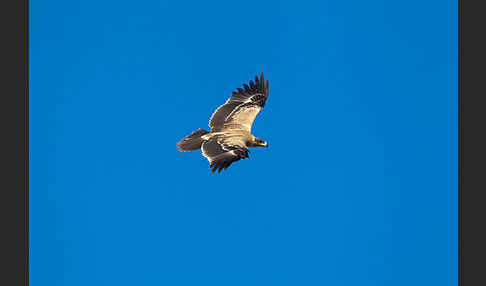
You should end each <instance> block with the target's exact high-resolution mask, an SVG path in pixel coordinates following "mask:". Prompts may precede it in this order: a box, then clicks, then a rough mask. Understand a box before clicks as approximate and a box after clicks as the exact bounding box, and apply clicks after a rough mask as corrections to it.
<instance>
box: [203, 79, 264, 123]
mask: <svg viewBox="0 0 486 286" xmlns="http://www.w3.org/2000/svg"><path fill="white" fill-rule="evenodd" d="M267 98H268V80H267V82H266V83H265V80H264V78H263V73H262V74H261V77H260V78H258V76H256V77H255V82H253V81H252V80H250V85H249V86H248V85H247V84H243V88H238V89H237V91H234V92H233V93H232V94H231V97H230V98H229V99H228V100H227V101H226V103H225V104H223V105H221V106H220V107H218V109H216V111H214V113H213V115H212V116H211V119H210V120H209V127H211V129H217V128H222V127H228V126H231V127H234V128H242V129H244V130H247V131H250V130H251V126H252V124H253V121H255V117H256V116H257V114H258V113H259V112H260V110H261V109H262V108H263V107H264V106H265V102H266V100H267Z"/></svg>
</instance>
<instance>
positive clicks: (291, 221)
mask: <svg viewBox="0 0 486 286" xmlns="http://www.w3.org/2000/svg"><path fill="white" fill-rule="evenodd" d="M30 5H31V12H30V13H31V14H30V17H31V22H30V24H31V34H30V37H31V38H30V44H31V47H30V57H31V58H30V64H31V67H30V79H31V80H30V112H31V113H30V149H31V150H30V151H31V153H30V239H31V240H30V243H31V249H30V255H31V256H30V271H31V272H30V273H31V275H30V279H31V285H34V286H39V285H52V286H55V285H68V286H74V285H212V286H215V285H456V284H457V274H456V269H457V262H456V261H457V248H456V246H457V218H456V214H457V187H456V186H457V178H456V177H457V175H456V174H457V132H456V128H457V3H456V1H438V0H437V1H393V2H392V1H376V0H374V1H298V2H296V1H239V2H236V1H224V2H223V1H221V2H212V1H204V2H202V1H185V2H178V1H151V0H141V1H136V2H131V3H125V2H120V1H93V0H85V1H59V0H52V1H31V3H30ZM261 71H263V72H265V77H266V78H267V79H268V80H269V81H270V95H269V99H268V101H267V105H266V106H265V109H264V110H263V111H262V112H261V113H260V115H259V116H258V117H257V119H256V121H255V124H254V126H253V133H254V134H255V135H256V136H257V137H260V138H263V139H264V140H266V141H267V142H268V143H269V145H270V148H261V149H254V150H253V151H252V153H251V158H250V159H249V160H241V161H239V162H236V163H234V164H233V165H232V166H231V167H230V168H228V170H227V171H225V172H222V173H221V174H219V175H214V174H211V172H210V169H209V166H208V162H207V161H206V159H205V158H204V157H202V156H201V153H200V152H191V153H180V152H177V151H176V146H175V144H176V142H177V141H179V140H180V139H181V138H183V137H184V136H186V135H187V134H189V133H191V132H192V131H194V130H196V129H197V128H207V123H208V120H209V117H210V115H211V113H212V112H213V110H214V109H216V108H217V107H218V106H219V105H220V104H222V103H224V102H225V101H226V99H227V97H228V96H229V95H230V93H231V92H232V91H233V90H234V89H236V88H237V87H240V86H241V85H242V84H243V83H246V82H248V80H250V79H252V78H253V77H254V76H255V75H256V74H258V73H260V72H261Z"/></svg>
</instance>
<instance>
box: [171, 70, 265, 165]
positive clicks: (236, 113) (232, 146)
mask: <svg viewBox="0 0 486 286" xmlns="http://www.w3.org/2000/svg"><path fill="white" fill-rule="evenodd" d="M267 98H268V80H267V81H266V82H265V80H264V78H263V72H262V74H261V76H260V78H258V76H256V77H255V82H253V81H252V80H250V83H249V85H247V84H243V88H237V91H234V92H233V93H232V94H231V96H230V98H229V99H228V100H227V101H226V102H225V103H224V104H223V105H221V106H220V107H218V108H217V109H216V110H215V111H214V113H213V115H212V116H211V119H210V120H209V127H210V128H211V131H206V130H204V129H201V128H199V129H198V130H196V131H194V132H192V133H191V134H189V135H188V136H186V137H185V138H184V139H182V140H181V141H179V142H178V143H177V148H178V150H179V151H181V152H188V151H194V150H198V149H201V150H202V154H203V156H204V157H206V159H208V161H209V168H211V170H212V172H213V173H214V172H215V171H218V173H220V172H221V170H223V169H224V170H226V169H227V168H228V167H229V166H230V165H231V164H232V163H233V162H236V161H238V160H241V159H245V158H249V156H248V153H249V152H250V150H249V149H248V148H249V147H268V143H267V142H265V141H264V140H262V139H260V138H257V137H255V136H254V135H253V134H251V126H252V124H253V121H254V120H255V117H256V116H257V115H258V113H259V112H260V110H262V108H263V107H264V106H265V102H266V100H267Z"/></svg>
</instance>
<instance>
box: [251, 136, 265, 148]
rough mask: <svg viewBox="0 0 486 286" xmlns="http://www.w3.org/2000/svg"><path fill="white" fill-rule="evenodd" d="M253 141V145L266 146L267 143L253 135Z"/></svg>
mask: <svg viewBox="0 0 486 286" xmlns="http://www.w3.org/2000/svg"><path fill="white" fill-rule="evenodd" d="M253 141H254V147H268V143H267V142H266V141H265V140H263V139H260V138H256V137H255V139H254V140H253Z"/></svg>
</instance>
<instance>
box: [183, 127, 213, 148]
mask: <svg viewBox="0 0 486 286" xmlns="http://www.w3.org/2000/svg"><path fill="white" fill-rule="evenodd" d="M208 133H209V131H206V130H204V129H201V128H199V129H198V130H196V131H194V132H192V133H191V134H189V135H187V136H186V137H185V138H184V139H182V140H181V141H179V142H178V143H177V148H178V149H177V150H178V151H181V152H189V151H194V150H197V149H200V148H201V145H202V143H203V142H204V139H202V138H201V136H203V135H204V134H208Z"/></svg>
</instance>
